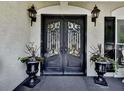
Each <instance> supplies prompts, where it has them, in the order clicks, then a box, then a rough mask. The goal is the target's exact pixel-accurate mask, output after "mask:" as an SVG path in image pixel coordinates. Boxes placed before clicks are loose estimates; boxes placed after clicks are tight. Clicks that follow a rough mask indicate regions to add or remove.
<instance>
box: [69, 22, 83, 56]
mask: <svg viewBox="0 0 124 93" xmlns="http://www.w3.org/2000/svg"><path fill="white" fill-rule="evenodd" d="M80 28H81V27H80V25H78V24H76V23H72V22H68V52H69V54H72V55H74V56H80Z"/></svg>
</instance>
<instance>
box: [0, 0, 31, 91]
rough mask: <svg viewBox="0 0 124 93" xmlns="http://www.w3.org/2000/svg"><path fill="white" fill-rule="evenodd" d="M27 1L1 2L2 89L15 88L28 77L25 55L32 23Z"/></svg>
mask: <svg viewBox="0 0 124 93" xmlns="http://www.w3.org/2000/svg"><path fill="white" fill-rule="evenodd" d="M27 7H28V5H27V3H26V2H12V1H11V2H0V91H2V90H6V91H7V90H13V89H14V88H15V87H17V86H18V85H19V84H20V83H21V82H22V81H23V80H24V79H25V78H26V77H27V75H26V74H25V69H26V67H25V64H23V63H21V62H20V61H18V60H17V59H18V57H19V56H24V55H25V53H24V47H25V43H26V42H28V41H29V35H30V29H29V28H30V23H29V18H28V16H27V10H26V9H27Z"/></svg>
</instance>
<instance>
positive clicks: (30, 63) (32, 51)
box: [18, 42, 43, 88]
mask: <svg viewBox="0 0 124 93" xmlns="http://www.w3.org/2000/svg"><path fill="white" fill-rule="evenodd" d="M38 49H39V48H37V46H36V45H34V42H29V43H28V44H26V50H25V52H26V53H27V54H28V55H29V56H26V57H19V58H18V60H20V61H21V62H22V63H26V66H27V70H26V73H27V74H28V75H29V77H28V78H27V79H26V82H25V83H24V85H25V86H28V87H30V88H32V87H34V86H35V85H36V84H37V83H39V82H40V79H38V78H37V76H36V73H37V72H38V70H39V69H38V66H39V63H40V62H43V58H42V57H39V56H38V55H37V51H38Z"/></svg>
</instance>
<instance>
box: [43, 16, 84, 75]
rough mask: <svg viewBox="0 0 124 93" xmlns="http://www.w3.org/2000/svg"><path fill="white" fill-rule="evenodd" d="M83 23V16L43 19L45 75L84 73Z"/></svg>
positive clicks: (47, 17) (46, 17) (48, 17)
mask: <svg viewBox="0 0 124 93" xmlns="http://www.w3.org/2000/svg"><path fill="white" fill-rule="evenodd" d="M83 22H84V21H83V18H82V16H45V17H44V18H43V33H42V34H43V35H42V36H43V37H42V39H43V42H44V43H43V44H44V45H43V48H42V50H44V51H42V53H43V55H44V57H45V62H44V73H51V74H52V73H53V74H74V73H75V74H77V73H83V72H84V71H83V69H84V62H83V60H84V58H83V56H84V38H83V37H85V36H84V33H83V32H84V29H83V28H84V27H83V26H84V25H83V24H84V23H83Z"/></svg>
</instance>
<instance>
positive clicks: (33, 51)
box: [18, 42, 43, 63]
mask: <svg viewBox="0 0 124 93" xmlns="http://www.w3.org/2000/svg"><path fill="white" fill-rule="evenodd" d="M38 49H39V48H37V46H36V45H34V42H29V43H28V44H26V50H25V52H26V53H27V54H28V55H29V56H27V57H19V58H18V60H20V61H21V62H22V63H25V62H29V61H32V60H33V61H36V62H43V57H39V56H37V51H38Z"/></svg>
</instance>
